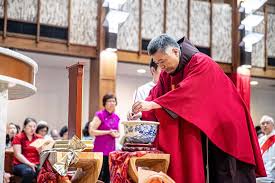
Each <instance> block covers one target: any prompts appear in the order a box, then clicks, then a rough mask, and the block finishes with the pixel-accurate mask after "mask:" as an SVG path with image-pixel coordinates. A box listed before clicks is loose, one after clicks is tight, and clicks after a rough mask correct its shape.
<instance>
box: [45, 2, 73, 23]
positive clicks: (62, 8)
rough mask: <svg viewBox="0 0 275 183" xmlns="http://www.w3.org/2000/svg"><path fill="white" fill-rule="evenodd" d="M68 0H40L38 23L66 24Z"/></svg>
mask: <svg viewBox="0 0 275 183" xmlns="http://www.w3.org/2000/svg"><path fill="white" fill-rule="evenodd" d="M68 2H69V1H68V0H58V1H57V0H41V15H40V23H41V24H47V25H54V26H61V27H67V26H68Z"/></svg>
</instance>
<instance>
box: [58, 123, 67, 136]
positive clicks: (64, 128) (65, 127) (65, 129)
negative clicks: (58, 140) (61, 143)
mask: <svg viewBox="0 0 275 183" xmlns="http://www.w3.org/2000/svg"><path fill="white" fill-rule="evenodd" d="M67 131H68V127H67V126H63V127H62V128H61V130H60V132H59V135H60V137H63V136H64V133H66V132H67Z"/></svg>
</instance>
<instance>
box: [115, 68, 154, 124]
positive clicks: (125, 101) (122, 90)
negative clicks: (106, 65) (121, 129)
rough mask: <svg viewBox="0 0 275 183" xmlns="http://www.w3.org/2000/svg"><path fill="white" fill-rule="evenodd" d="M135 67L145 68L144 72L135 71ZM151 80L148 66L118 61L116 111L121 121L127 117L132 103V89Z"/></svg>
mask: <svg viewBox="0 0 275 183" xmlns="http://www.w3.org/2000/svg"><path fill="white" fill-rule="evenodd" d="M137 69H145V70H146V73H145V74H139V73H137V71H136V70H137ZM151 80H152V76H151V74H150V71H149V66H147V65H139V64H128V63H118V67H117V76H116V97H117V101H118V105H117V108H116V113H117V114H118V115H119V117H120V119H121V121H123V120H126V119H127V112H128V111H129V110H130V109H131V107H132V105H133V94H134V91H135V90H136V89H137V88H138V87H139V86H141V85H143V84H145V83H147V82H149V81H151Z"/></svg>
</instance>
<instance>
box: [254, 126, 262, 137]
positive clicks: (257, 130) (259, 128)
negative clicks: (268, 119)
mask: <svg viewBox="0 0 275 183" xmlns="http://www.w3.org/2000/svg"><path fill="white" fill-rule="evenodd" d="M255 130H256V133H257V136H259V135H260V134H262V133H263V132H262V129H261V127H260V126H259V125H258V126H255Z"/></svg>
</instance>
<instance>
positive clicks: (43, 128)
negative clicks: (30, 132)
mask: <svg viewBox="0 0 275 183" xmlns="http://www.w3.org/2000/svg"><path fill="white" fill-rule="evenodd" d="M48 131H49V127H48V125H46V124H38V125H37V128H36V131H35V133H36V134H38V135H41V136H42V137H45V136H46V135H47V134H48Z"/></svg>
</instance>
